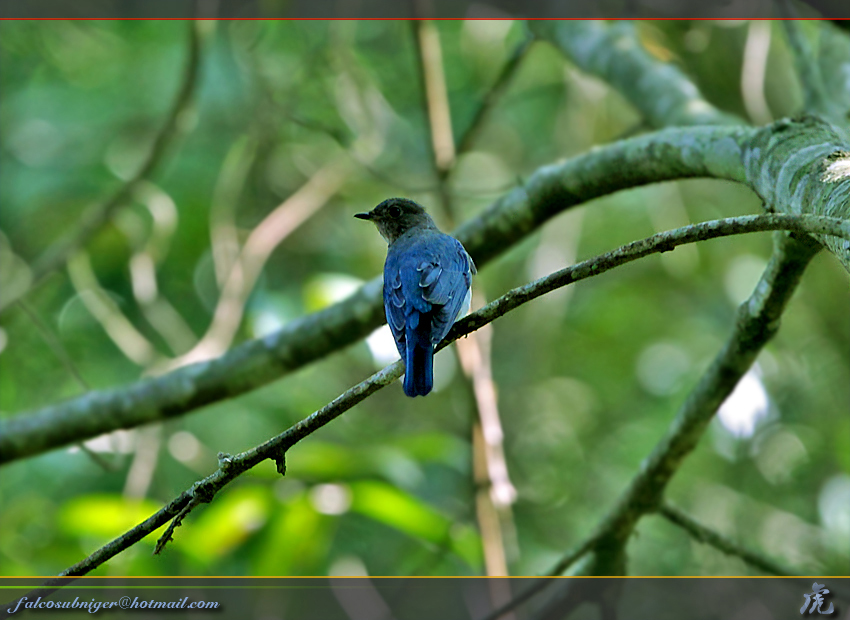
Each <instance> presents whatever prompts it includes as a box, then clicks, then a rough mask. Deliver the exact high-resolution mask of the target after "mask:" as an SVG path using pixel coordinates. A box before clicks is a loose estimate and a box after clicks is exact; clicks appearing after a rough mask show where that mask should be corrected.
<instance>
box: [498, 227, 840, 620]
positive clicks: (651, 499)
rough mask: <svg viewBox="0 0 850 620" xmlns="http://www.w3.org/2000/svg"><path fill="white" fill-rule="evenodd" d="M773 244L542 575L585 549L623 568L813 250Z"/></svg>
mask: <svg viewBox="0 0 850 620" xmlns="http://www.w3.org/2000/svg"><path fill="white" fill-rule="evenodd" d="M847 224H850V222H847ZM679 230H681V229H679ZM662 234H666V233H662ZM638 243H640V242H638ZM775 245H776V247H775V250H774V254H773V257H772V259H771V262H770V263H769V264H768V267H767V269H766V270H765V273H764V274H763V275H762V280H761V281H760V282H759V283H758V284H757V285H756V287H755V290H754V292H753V294H752V295H751V296H750V299H749V300H747V301H746V302H744V303H743V304H741V307H740V309H739V316H738V321H737V323H736V325H735V328H734V329H733V332H732V334H731V335H730V337H729V338H728V340H727V342H726V344H725V346H724V347H723V349H722V350H721V351H720V353H718V355H717V357H716V358H715V360H714V362H713V363H712V365H711V366H710V367H709V369H708V370H707V371H706V373H705V374H704V375H703V377H702V379H701V380H700V382H699V383H698V384H697V386H696V387H695V388H694V389H693V391H692V392H691V393H690V394H689V395H688V397H687V399H686V400H685V402H684V404H683V405H682V407H681V408H680V410H679V413H678V414H677V416H676V418H675V419H674V420H673V422H672V423H671V424H670V427H669V428H668V431H667V434H666V435H665V437H663V438H662V439H661V441H660V442H659V443H658V444H657V445H656V446H655V448H654V449H653V451H652V453H651V454H650V455H649V457H648V458H646V459H645V460H644V462H643V464H642V466H641V468H640V470H639V472H638V473H637V474H636V475H635V477H634V478H633V479H632V481H631V483H630V484H629V486H628V488H627V489H626V491H625V492H624V493H623V494H622V495H621V496H620V498H619V500H618V501H617V502H616V504H615V505H614V507H613V508H612V509H611V510H610V511H609V512H608V514H607V515H606V516H605V517H604V518H603V519H602V520H601V521H600V522H599V524H598V525H597V527H596V529H595V530H594V532H593V533H592V534H591V535H590V536H589V537H588V538H587V539H586V540H585V541H584V542H583V543H581V544H580V545H579V546H578V547H577V548H576V549H577V551H571V552H569V553H568V554H567V555H566V556H565V557H564V558H563V559H562V560H561V561H560V562H558V563H557V564H556V565H555V566H554V567H553V569H552V570H551V571H550V572H549V573H548V574H549V575H550V576H553V575H558V574H560V573H561V572H563V570H565V569H566V568H567V567H568V566H570V565H571V564H572V563H574V562H575V561H576V560H577V559H578V558H579V557H581V555H584V554H585V553H592V556H591V563H590V565H589V566H588V568H587V573H588V574H591V575H614V574H622V573H623V572H624V571H623V569H624V567H625V546H626V544H627V543H628V540H629V538H630V537H631V534H632V532H633V531H634V528H635V526H636V525H637V522H638V521H639V520H640V519H641V518H642V517H643V516H644V515H646V514H648V513H650V512H653V511H656V510H659V509H660V507H661V505H662V501H663V493H664V491H665V489H666V487H667V483H668V482H669V481H670V478H671V477H672V476H673V474H675V473H676V471H678V468H679V466H680V465H681V463H682V460H683V459H684V458H685V457H686V456H687V455H688V454H689V453H690V452H691V451H692V450H693V449H694V448H695V447H696V444H697V442H698V441H699V439H700V437H701V436H702V433H703V432H704V430H705V428H706V427H707V426H708V423H709V422H710V421H711V419H712V417H713V416H714V413H715V412H716V411H717V408H718V407H719V406H720V405H721V404H722V403H723V401H724V400H725V399H726V398H727V397H728V395H729V394H730V393H731V391H732V389H734V387H735V385H736V384H737V383H738V381H739V380H740V378H741V377H742V376H743V374H744V373H745V372H746V371H747V369H748V368H749V367H750V365H751V364H752V362H753V361H754V360H755V358H756V356H757V355H758V353H759V351H760V350H761V348H762V347H763V346H764V345H765V344H766V343H767V341H768V340H770V339H771V337H772V336H773V335H774V334H775V333H776V332H777V331H778V328H779V319H780V317H781V315H782V311H783V310H784V308H785V305H786V304H787V302H788V300H789V299H790V297H791V294H792V293H793V292H794V290H795V289H796V286H797V284H798V283H799V280H800V277H801V275H802V272H803V270H805V268H806V266H807V265H808V263H809V261H810V260H811V258H812V257H813V256H814V255H815V253H816V252H817V251H818V249H819V247H820V246H819V245H818V244H816V243H815V242H814V241H813V240H812V239H811V238H805V239H796V238H794V237H792V236H789V235H780V234H778V233H777V234H776V244H775ZM550 583H551V580H546V579H542V580H540V581H538V582H536V583H535V584H534V585H533V586H532V587H531V588H529V590H528V591H526V592H524V593H523V594H522V595H520V596H518V597H517V598H515V599H514V600H513V601H511V602H510V603H509V604H507V605H505V606H503V607H502V608H500V609H498V610H496V612H494V613H493V614H490V616H488V617H487V620H496V619H497V618H499V617H500V616H502V615H503V614H505V613H507V612H508V611H510V610H512V609H514V608H516V607H517V606H518V605H520V604H522V603H523V602H524V601H525V600H528V598H529V597H530V596H532V595H533V594H535V593H537V592H539V591H541V590H542V589H543V588H545V587H546V586H548V585H549V584H550Z"/></svg>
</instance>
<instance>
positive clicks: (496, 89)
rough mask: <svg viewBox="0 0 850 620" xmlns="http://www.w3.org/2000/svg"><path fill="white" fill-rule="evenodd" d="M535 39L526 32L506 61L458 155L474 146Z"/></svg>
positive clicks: (459, 144)
mask: <svg viewBox="0 0 850 620" xmlns="http://www.w3.org/2000/svg"><path fill="white" fill-rule="evenodd" d="M533 41H534V38H533V37H532V36H531V35H530V34H529V33H526V36H525V37H524V38H523V40H522V41H520V42H519V43H518V44H517V46H516V47H515V48H514V50H513V51H512V52H511V55H510V56H509V57H508V59H507V61H505V64H504V65H503V66H502V69H501V71H499V75H498V76H497V77H496V80H495V81H494V82H493V85H492V86H490V89H489V90H488V91H487V92H486V93H485V95H484V96H483V97H482V98H481V101H480V102H479V103H478V107H477V108H476V110H475V114H474V115H473V116H472V120H471V121H470V122H469V125H468V126H467V128H466V130H465V131H464V132H463V133H462V134H461V136H460V138H459V139H458V141H457V148H456V150H457V154H458V155H462V154H463V153H466V152H468V151H469V149H471V148H472V145H473V144H474V143H475V140H476V139H477V138H478V135H479V134H480V133H481V128H482V127H483V126H484V122H485V121H486V120H487V118H488V117H489V116H490V112H491V111H492V109H493V107H494V106H495V105H496V102H497V101H498V100H499V99H501V98H502V95H504V94H505V91H506V90H507V89H508V86H510V83H511V80H513V77H514V76H515V75H516V72H517V69H519V67H520V65H521V64H522V60H523V58H525V56H526V54H527V53H528V50H529V49H530V48H531V44H532V42H533Z"/></svg>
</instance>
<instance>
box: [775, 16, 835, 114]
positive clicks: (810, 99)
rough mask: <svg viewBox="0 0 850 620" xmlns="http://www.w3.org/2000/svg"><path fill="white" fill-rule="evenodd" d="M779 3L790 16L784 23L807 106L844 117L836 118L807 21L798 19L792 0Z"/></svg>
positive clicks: (804, 105) (808, 108) (821, 112)
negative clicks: (807, 31)
mask: <svg viewBox="0 0 850 620" xmlns="http://www.w3.org/2000/svg"><path fill="white" fill-rule="evenodd" d="M779 6H780V8H781V10H782V13H783V16H784V17H785V18H786V19H783V20H782V27H783V28H784V29H785V35H786V37H787V38H788V45H789V47H790V48H791V55H792V56H793V58H794V65H795V67H796V69H797V77H798V78H799V80H800V85H801V86H802V89H803V107H804V109H805V110H806V111H807V112H814V113H816V114H822V115H823V116H826V117H831V118H833V120H843V119H840V118H839V119H836V118H835V116H834V115H835V112H836V110H835V109H834V106H833V105H832V102H831V101H830V98H829V94H828V93H827V92H826V87H825V86H824V81H823V75H822V74H821V70H820V65H819V64H818V62H817V58H816V57H815V53H814V51H813V50H812V46H811V45H809V41H808V40H807V39H806V34H805V33H804V32H803V24H802V22H800V21H799V20H798V19H793V18H795V17H797V12H796V10H795V9H794V6H793V5H792V3H791V0H782V1H781V2H780V3H779Z"/></svg>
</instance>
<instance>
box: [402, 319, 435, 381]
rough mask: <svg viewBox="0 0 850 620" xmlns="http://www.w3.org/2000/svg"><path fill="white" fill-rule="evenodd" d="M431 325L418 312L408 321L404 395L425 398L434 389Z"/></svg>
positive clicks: (428, 320)
mask: <svg viewBox="0 0 850 620" xmlns="http://www.w3.org/2000/svg"><path fill="white" fill-rule="evenodd" d="M420 319H421V320H420ZM430 324H431V321H430V318H429V317H428V316H427V315H426V316H421V315H419V313H416V312H414V313H412V316H410V317H409V318H408V321H407V326H406V329H405V340H406V344H407V350H406V353H407V355H406V356H405V360H404V393H405V394H407V395H408V396H425V395H426V394H428V392H430V391H431V388H433V387H434V346H433V345H432V344H431V337H430V336H431V334H430V331H431V325H430Z"/></svg>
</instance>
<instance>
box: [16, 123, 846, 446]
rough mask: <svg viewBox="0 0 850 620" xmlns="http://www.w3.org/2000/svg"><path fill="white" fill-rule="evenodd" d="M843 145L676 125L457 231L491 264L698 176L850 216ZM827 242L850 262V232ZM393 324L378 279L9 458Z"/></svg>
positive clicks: (155, 411)
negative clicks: (591, 212) (611, 207)
mask: <svg viewBox="0 0 850 620" xmlns="http://www.w3.org/2000/svg"><path fill="white" fill-rule="evenodd" d="M843 150H850V146H848V145H846V143H844V142H841V141H840V139H839V138H838V135H837V133H836V132H835V130H834V129H833V128H832V127H831V126H830V125H828V124H827V123H824V122H823V121H819V120H818V119H816V118H814V117H810V118H806V119H803V120H802V121H788V120H784V121H779V122H777V123H775V124H774V125H770V126H768V127H766V128H763V129H760V130H754V129H747V128H722V127H692V128H686V129H667V130H663V131H660V132H658V133H655V134H649V135H643V136H639V137H636V138H631V139H628V140H624V141H622V142H617V143H614V144H610V145H607V146H604V147H598V148H596V149H593V150H591V151H590V152H588V153H586V154H583V155H581V156H578V157H575V158H572V159H569V160H566V161H564V162H561V163H558V164H553V165H550V166H545V167H543V168H541V169H539V170H538V171H537V172H535V173H534V174H533V175H532V176H531V177H530V178H529V179H528V182H527V183H526V184H525V185H524V186H523V187H520V188H517V189H515V190H513V191H511V192H510V193H508V194H507V195H505V196H504V197H502V198H501V199H500V200H498V201H497V202H496V203H495V204H494V205H492V206H491V207H490V208H488V209H487V210H486V211H484V212H483V213H482V214H481V215H479V216H478V217H476V218H473V219H472V220H469V221H467V222H466V223H465V224H464V225H462V226H461V227H460V228H459V229H457V231H456V236H457V237H458V239H460V240H461V241H462V242H463V244H464V245H465V246H466V248H467V249H468V250H469V252H470V254H471V255H472V257H473V258H474V259H475V261H476V264H478V265H479V266H483V265H484V264H486V263H487V262H489V261H490V260H492V259H493V258H494V257H496V256H497V255H499V254H501V253H502V252H504V251H505V250H506V249H507V248H509V247H511V246H512V245H513V244H515V243H516V242H517V241H518V240H520V239H522V238H523V237H525V236H526V235H528V234H529V233H531V232H532V231H534V230H536V229H537V228H538V227H539V226H540V225H541V224H542V223H544V222H545V221H547V220H548V219H549V218H551V217H554V216H555V215H557V214H558V213H561V212H563V211H564V210H566V209H569V208H571V207H574V206H576V205H579V204H582V203H584V202H587V201H589V200H592V199H593V198H597V197H600V196H604V195H608V194H611V193H614V192H617V191H619V190H623V189H628V188H633V187H638V186H641V185H646V184H649V183H656V182H660V181H667V180H673V179H683V178H695V177H708V178H715V179H726V180H732V181H738V182H741V183H746V184H748V185H750V186H751V187H753V189H755V190H756V192H757V193H758V194H759V195H760V196H761V197H762V198H763V199H764V200H765V202H766V205H767V206H768V208H769V209H771V210H773V211H777V212H783V213H813V214H819V215H830V216H833V217H837V218H841V219H850V217H849V216H848V212H850V200H848V196H850V176H847V175H846V174H844V173H836V175H837V176H835V177H832V176H828V175H825V172H826V169H827V168H826V165H827V163H828V162H829V161H830V158H831V157H833V156H834V155H835V153H838V152H840V151H843ZM842 174H844V176H841V175H842ZM824 243H825V244H826V245H827V247H828V248H829V249H830V250H832V251H833V252H834V253H836V255H837V256H838V258H839V260H841V261H842V263H843V264H844V265H845V266H848V265H850V241H847V240H837V239H835V238H825V239H824ZM848 269H850V267H848ZM384 321H385V318H384V312H383V307H382V303H381V280H380V278H376V279H374V280H372V281H370V282H369V283H367V284H365V285H364V286H363V287H362V288H361V289H360V290H359V291H357V292H356V293H355V294H354V295H352V296H351V297H349V298H348V299H346V300H345V301H343V302H340V303H337V304H335V305H333V306H331V307H329V308H327V309H325V310H323V311H321V312H318V313H315V314H312V315H309V316H306V317H303V318H301V319H299V320H296V321H293V322H292V323H290V324H288V325H287V326H286V327H284V328H283V329H282V330H280V331H279V332H276V333H274V334H271V335H270V336H267V337H265V338H262V339H259V340H253V341H250V342H247V343H245V344H243V345H240V346H237V347H235V348H234V349H232V350H231V351H229V352H228V353H226V354H225V355H223V356H222V357H220V358H218V359H215V360H211V361H208V362H203V363H199V364H195V365H192V366H187V367H184V368H180V369H178V370H176V371H174V372H171V373H169V374H167V375H163V376H161V377H157V378H155V379H145V380H142V381H139V382H137V383H134V384H132V385H130V386H127V387H123V388H116V389H110V390H101V391H93V392H91V393H89V394H86V395H83V396H80V397H77V398H75V399H71V400H69V401H66V402H64V403H59V404H56V405H51V406H48V407H45V408H43V409H41V410H38V411H33V412H27V413H23V414H18V415H17V416H15V417H12V418H9V419H5V420H0V463H2V462H8V461H11V460H15V459H19V458H23V457H25V456H29V455H33V454H38V453H40V452H45V451H47V450H50V449H53V448H56V447H59V446H63V445H67V444H69V443H73V442H77V441H80V440H81V439H87V438H91V437H95V436H97V435H99V434H102V433H105V432H109V431H113V430H116V429H119V428H130V427H135V426H139V425H141V424H145V423H149V422H154V421H158V420H162V419H166V418H169V417H173V416H177V415H182V414H184V413H186V412H188V411H192V410H194V409H197V408H199V407H202V406H204V405H207V404H210V403H213V402H218V401H220V400H224V399H227V398H232V397H235V396H238V395H240V394H243V393H245V392H248V391H250V390H253V389H256V388H258V387H260V386H263V385H266V384H267V383H269V382H271V381H273V380H276V379H278V378H280V377H282V376H284V375H286V374H288V373H290V372H292V371H294V370H295V369H297V368H300V367H302V366H304V365H306V364H308V363H310V362H312V361H315V360H317V359H319V358H321V357H323V356H325V355H327V354H329V353H331V352H333V351H336V350H338V349H341V348H343V347H345V346H347V345H349V344H352V343H354V342H356V341H357V340H359V339H361V338H363V337H365V336H366V335H368V334H369V333H370V332H371V331H372V330H374V329H375V328H377V327H378V326H379V325H381V324H382V323H383V322H384Z"/></svg>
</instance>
